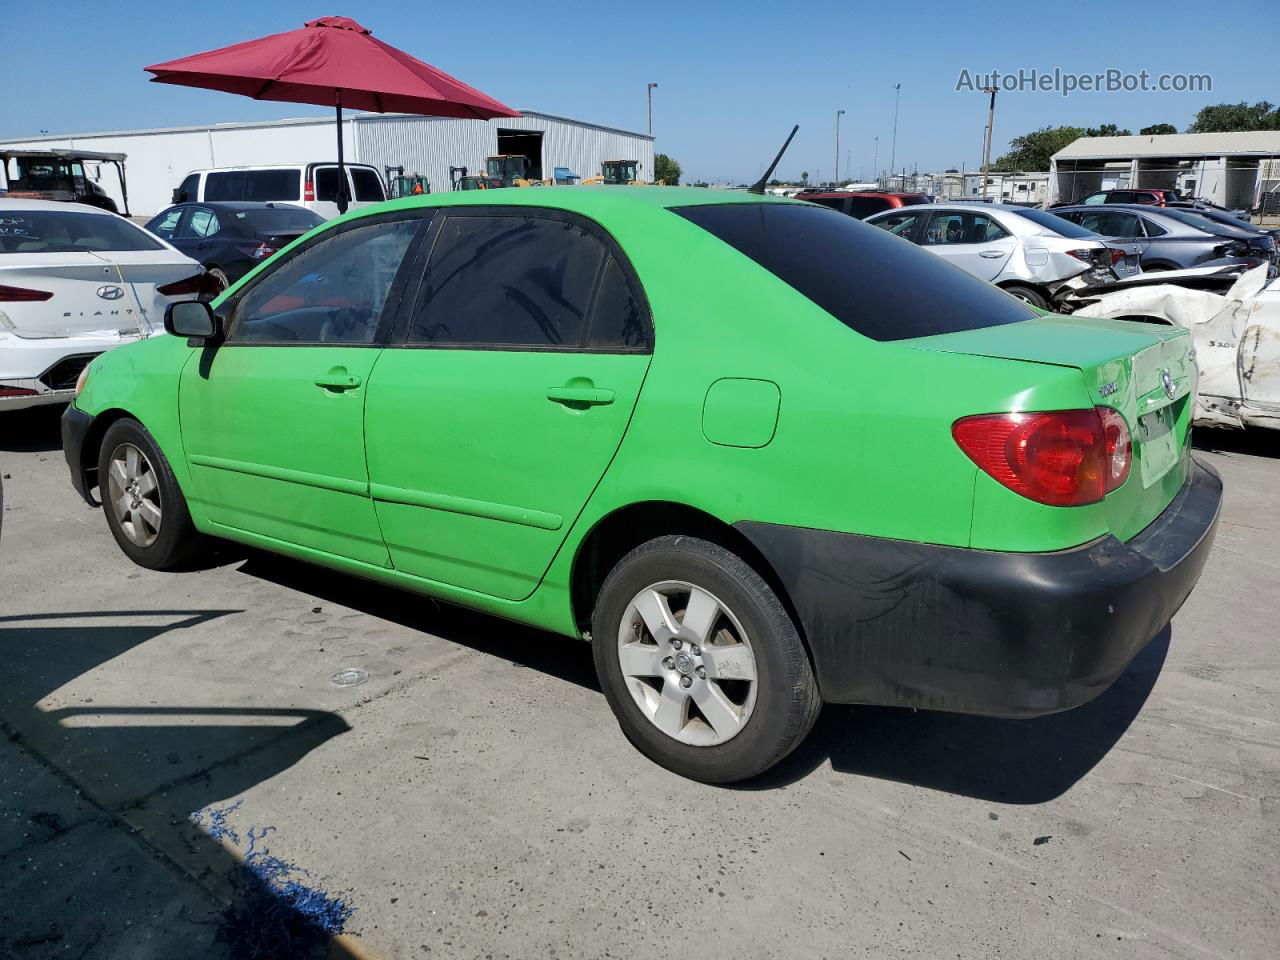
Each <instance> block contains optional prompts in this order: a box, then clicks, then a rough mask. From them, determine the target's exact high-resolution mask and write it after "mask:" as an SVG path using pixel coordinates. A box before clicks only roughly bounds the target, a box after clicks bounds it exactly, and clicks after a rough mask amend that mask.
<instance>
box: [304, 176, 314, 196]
mask: <svg viewBox="0 0 1280 960" xmlns="http://www.w3.org/2000/svg"><path fill="white" fill-rule="evenodd" d="M315 198H316V185H315V184H314V183H312V182H311V181H310V180H308V181H307V182H306V183H304V184H303V185H302V199H303V200H315Z"/></svg>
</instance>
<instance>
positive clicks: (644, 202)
mask: <svg viewBox="0 0 1280 960" xmlns="http://www.w3.org/2000/svg"><path fill="white" fill-rule="evenodd" d="M734 203H781V204H790V205H792V206H803V207H813V206H814V204H808V203H805V202H804V201H803V200H792V199H790V198H788V197H776V196H771V195H769V194H757V193H749V192H747V191H746V190H711V189H709V188H706V187H657V186H605V185H601V186H585V187H584V186H580V185H576V186H559V187H524V188H521V187H508V188H505V189H500V190H454V191H450V192H448V193H424V194H421V195H418V196H408V197H401V198H399V199H397V200H390V201H387V202H385V203H376V204H371V205H370V206H368V207H362V208H361V209H359V210H353V211H352V212H350V213H348V214H346V216H345V217H341V218H339V219H342V220H347V219H352V218H356V217H364V216H370V215H372V214H377V213H383V212H386V211H388V210H404V209H412V208H415V207H452V206H495V207H497V206H502V207H514V206H519V207H526V206H527V207H544V208H550V209H554V210H566V211H569V212H572V213H580V214H582V215H583V216H587V217H593V218H595V217H607V216H611V215H623V216H625V215H626V214H627V213H628V212H632V211H644V210H661V209H664V208H673V207H690V206H711V205H720V204H734ZM330 222H331V223H332V222H333V221H330Z"/></svg>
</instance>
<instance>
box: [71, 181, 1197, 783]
mask: <svg viewBox="0 0 1280 960" xmlns="http://www.w3.org/2000/svg"><path fill="white" fill-rule="evenodd" d="M165 326H166V329H167V330H168V331H169V333H170V334H172V335H171V336H160V337H155V338H153V339H150V340H147V341H143V342H139V343H137V344H134V345H131V346H126V347H124V348H121V349H118V350H113V351H111V352H110V353H108V354H105V355H103V356H101V357H99V358H97V359H96V360H94V362H93V363H92V364H91V365H90V366H89V367H88V368H87V370H86V373H85V376H84V378H83V379H82V382H81V384H80V386H79V388H78V394H77V397H76V400H75V403H74V405H73V406H71V407H70V408H69V409H68V410H67V413H66V416H65V417H64V420H63V435H64V442H65V443H64V445H65V449H66V455H67V459H68V462H69V465H70V468H71V477H72V481H73V483H74V484H75V486H76V488H77V489H78V490H79V491H80V492H81V494H82V495H83V496H84V497H85V498H86V499H87V500H88V501H89V502H90V503H91V504H95V505H96V503H97V502H98V501H100V502H101V503H102V505H103V507H104V513H105V515H106V520H107V523H108V524H109V526H110V528H111V532H112V533H113V535H114V536H115V539H116V541H117V542H118V543H119V545H120V548H121V549H122V550H123V551H124V552H125V554H127V555H128V556H129V557H130V559H132V560H133V561H134V562H135V563H139V564H142V565H143V566H147V567H151V568H154V569H169V568H174V567H179V566H185V565H189V564H191V563H193V562H195V560H196V558H197V557H198V555H199V554H200V552H201V551H202V550H204V549H205V548H206V547H207V546H208V545H209V543H210V541H211V540H213V539H214V538H219V539H226V540H234V541H239V542H240V543H243V544H248V545H251V546H254V547H259V548H262V549H265V550H270V551H275V552H277V553H280V554H285V555H287V556H290V557H295V558H298V559H300V560H305V561H309V562H312V563H316V564H321V565H323V566H326V567H332V568H334V569H336V570H341V571H346V572H348V573H351V574H353V575H355V576H358V577H363V578H366V579H369V580H375V581H378V582H381V583H385V584H390V585H393V586H396V587H402V588H404V589H406V590H411V591H416V592H418V593H421V594H426V595H429V596H432V597H436V598H439V599H441V600H445V601H449V602H452V603H457V604H463V605H466V606H469V607H473V608H476V609H478V610H482V611H486V612H488V613H491V614H494V615H496V616H498V617H503V618H506V619H508V620H515V621H520V622H522V623H527V624H531V625H534V626H537V627H541V628H543V629H545V630H548V631H551V632H553V633H557V634H563V635H566V636H569V637H578V638H586V639H589V640H590V642H591V645H592V648H593V652H594V657H595V664H596V669H597V671H598V674H599V678H600V684H601V687H602V688H603V690H604V693H605V696H606V697H607V699H608V701H609V704H610V706H611V707H612V709H613V711H614V713H615V715H616V716H617V719H618V722H619V724H620V725H621V727H622V729H623V731H624V732H625V733H626V735H627V736H628V737H629V738H630V739H631V741H632V742H633V743H634V744H635V745H636V746H637V747H638V748H639V749H640V750H641V751H643V752H644V753H645V754H646V755H648V756H649V757H650V758H652V759H653V760H655V761H656V762H658V763H660V764H662V765H664V766H666V767H668V768H670V769H671V770H674V771H677V772H678V773H680V774H683V775H685V776H688V777H693V778H696V779H699V780H704V781H708V782H729V781H736V780H742V779H745V778H748V777H752V776H754V775H756V774H758V773H760V772H761V771H764V770H766V769H768V768H769V767H771V766H772V765H774V764H775V763H777V762H778V761H779V760H781V759H782V758H783V757H784V756H786V755H787V753H788V752H789V751H790V750H792V749H793V748H794V747H795V746H796V745H797V744H798V743H799V742H800V741H801V740H802V739H803V738H804V736H805V734H806V733H807V732H808V730H809V728H810V727H811V726H812V724H813V722H814V719H815V718H816V717H817V715H818V711H819V709H820V707H821V704H822V703H823V702H824V701H826V702H834V703H871V704H889V705H897V706H907V707H914V708H927V709H934V710H945V711H954V712H961V713H976V714H986V715H997V716H1030V715H1035V714H1042V713H1050V712H1053V711H1059V710H1064V709H1067V708H1069V707H1073V706H1076V705H1078V704H1081V703H1084V702H1086V701H1087V700H1089V699H1091V698H1092V697H1094V696H1096V695H1097V694H1098V693H1100V692H1101V691H1102V690H1104V689H1105V688H1106V687H1107V686H1108V685H1109V684H1110V683H1112V682H1113V681H1114V680H1115V679H1116V678H1117V677H1118V676H1119V675H1120V674H1121V673H1122V672H1123V671H1124V669H1125V668H1126V666H1127V665H1128V663H1129V661H1130V660H1131V659H1132V658H1133V657H1134V655H1135V654H1136V653H1137V652H1138V651H1139V650H1140V649H1141V648H1142V647H1143V646H1144V645H1145V644H1146V643H1147V642H1148V641H1149V640H1151V638H1152V637H1153V636H1155V635H1156V634H1157V633H1158V632H1159V631H1160V630H1162V629H1163V627H1164V626H1165V625H1166V624H1167V623H1168V621H1169V619H1170V617H1172V616H1173V614H1174V612H1175V611H1176V610H1177V609H1178V607H1179V606H1180V605H1181V603H1182V602H1183V600H1184V599H1185V598H1186V596H1187V594H1188V593H1189V592H1190V590H1191V588H1192V586H1193V585H1194V584H1195V582H1196V580H1197V578H1198V577H1199V574H1200V571H1201V569H1202V567H1203V565H1204V563H1205V560H1206V557H1207V555H1208V552H1209V549H1210V546H1211V543H1212V540H1213V534H1214V531H1215V528H1216V524H1217V518H1218V509H1219V503H1220V500H1221V490H1222V487H1221V482H1220V480H1219V479H1218V477H1217V475H1216V474H1215V473H1214V472H1213V471H1212V470H1211V469H1210V468H1208V467H1206V466H1203V465H1201V464H1200V463H1198V462H1196V461H1195V460H1194V459H1193V458H1192V456H1191V453H1190V443H1189V436H1190V422H1191V414H1192V411H1193V409H1194V405H1195V404H1194V401H1195V393H1196V377H1197V374H1196V367H1195V362H1194V356H1193V354H1192V350H1191V341H1190V338H1189V337H1188V335H1187V332H1186V331H1185V330H1181V329H1175V328H1172V327H1162V326H1154V325H1146V324H1141V323H1134V322H1121V321H1107V320H1073V319H1068V318H1064V317H1057V316H1051V315H1045V314H1043V313H1042V312H1039V311H1037V310H1035V309H1033V308H1031V307H1029V306H1027V305H1026V304H1023V303H1020V302H1019V301H1017V300H1015V299H1013V298H1012V297H1010V296H1008V295H1007V294H1005V293H1002V292H1001V291H999V290H997V289H995V288H993V287H991V286H989V285H987V284H985V283H982V282H981V281H979V280H976V279H974V278H973V277H971V276H969V275H968V274H966V273H964V272H963V271H961V270H958V269H956V268H954V267H952V266H950V265H948V264H946V263H944V262H942V261H940V260H938V259H937V258H936V257H933V256H931V255H930V254H929V253H928V252H927V251H922V250H920V249H919V248H917V247H915V246H914V245H912V244H911V243H909V242H907V241H905V240H901V239H899V238H897V237H894V236H891V235H890V234H888V233H886V232H885V231H882V230H877V229H876V228H875V227H871V226H867V225H865V224H863V223H861V222H859V221H857V220H855V219H854V218H852V217H846V216H844V215H842V214H839V213H836V212H834V211H831V210H827V209H824V208H822V207H818V206H815V205H812V204H806V203H798V202H791V201H786V200H775V199H767V198H764V197H758V196H755V195H752V194H748V193H732V192H712V191H707V190H686V189H677V188H669V189H665V188H664V189H650V190H637V189H626V188H617V189H611V188H599V189H591V190H586V189H581V188H572V187H565V188H550V189H543V190H492V191H484V192H479V193H466V194H457V193H455V194H451V195H443V196H425V197H411V198H405V199H403V200H399V201H394V202H392V203H388V204H384V205H380V206H378V207H374V208H371V209H367V210H362V211H360V212H358V213H356V214H353V215H350V216H346V217H343V218H340V219H338V220H335V221H331V222H330V223H328V224H326V225H324V226H323V227H320V228H318V229H316V230H315V231H313V232H312V233H310V234H308V235H306V236H304V237H302V238H300V239H299V240H298V241H296V242H295V243H294V244H292V245H291V246H290V247H288V248H286V249H285V250H282V251H281V252H280V253H278V254H277V255H276V256H274V257H273V258H271V260H269V261H268V262H266V263H264V264H262V265H261V266H259V267H258V268H257V269H256V270H254V271H253V272H252V273H250V274H249V275H248V276H246V277H245V278H244V279H243V280H242V281H241V282H239V283H237V284H236V285H235V286H233V287H232V288H230V289H229V290H228V291H227V292H226V293H225V294H224V295H223V296H222V297H221V298H219V299H218V300H217V301H215V302H214V303H213V304H212V305H206V304H202V303H181V304H174V305H173V306H172V307H171V308H170V309H169V312H168V315H167V316H166V318H165ZM95 489H96V490H97V491H98V494H97V497H98V500H95V499H94V494H93V491H94V490H95Z"/></svg>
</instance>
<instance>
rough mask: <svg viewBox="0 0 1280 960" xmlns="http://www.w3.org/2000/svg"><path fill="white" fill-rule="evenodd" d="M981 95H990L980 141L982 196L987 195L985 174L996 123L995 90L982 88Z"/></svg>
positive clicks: (989, 166)
mask: <svg viewBox="0 0 1280 960" xmlns="http://www.w3.org/2000/svg"><path fill="white" fill-rule="evenodd" d="M982 92H983V93H989V94H991V105H990V106H989V107H987V135H986V136H985V137H984V138H983V140H982V173H983V184H982V195H983V196H984V197H985V196H986V195H987V184H986V173H987V171H988V170H989V169H990V168H991V139H992V136H991V135H992V133H994V131H995V123H996V88H995V87H983V88H982Z"/></svg>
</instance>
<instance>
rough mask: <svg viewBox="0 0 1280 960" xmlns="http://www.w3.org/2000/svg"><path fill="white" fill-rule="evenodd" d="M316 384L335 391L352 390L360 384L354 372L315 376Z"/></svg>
mask: <svg viewBox="0 0 1280 960" xmlns="http://www.w3.org/2000/svg"><path fill="white" fill-rule="evenodd" d="M316 386H317V387H324V388H325V389H326V390H335V391H342V390H354V389H355V388H356V387H358V386H360V378H359V377H358V376H356V375H355V374H354V373H326V374H325V375H324V376H321V377H316Z"/></svg>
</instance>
